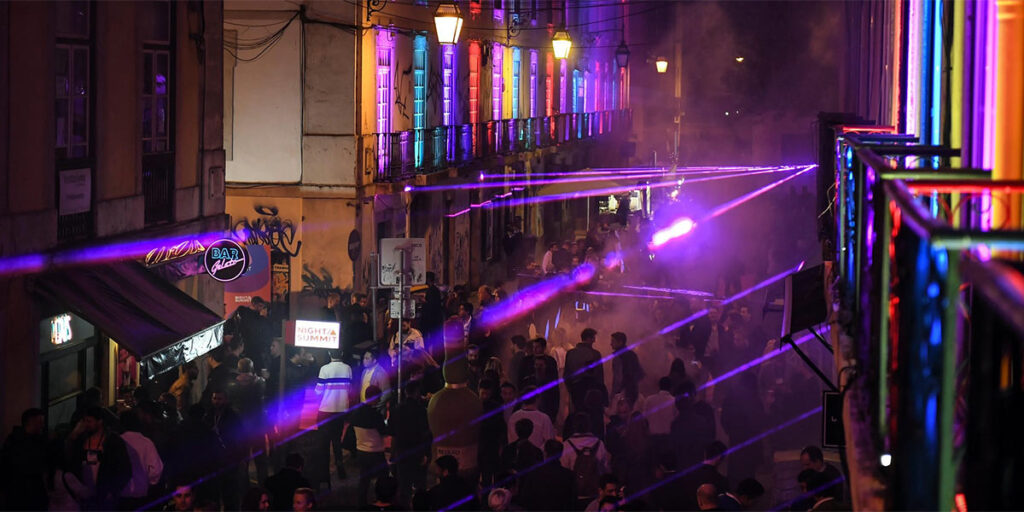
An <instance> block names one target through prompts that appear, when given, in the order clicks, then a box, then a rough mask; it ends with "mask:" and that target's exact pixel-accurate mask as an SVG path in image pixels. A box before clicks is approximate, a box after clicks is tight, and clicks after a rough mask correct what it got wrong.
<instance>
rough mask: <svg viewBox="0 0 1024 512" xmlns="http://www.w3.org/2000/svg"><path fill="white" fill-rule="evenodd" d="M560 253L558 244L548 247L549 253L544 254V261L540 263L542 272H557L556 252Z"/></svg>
mask: <svg viewBox="0 0 1024 512" xmlns="http://www.w3.org/2000/svg"><path fill="white" fill-rule="evenodd" d="M556 251H558V244H551V245H549V246H548V251H547V252H545V253H544V259H542V260H541V262H540V271H541V272H542V273H544V274H553V273H554V272H555V252H556Z"/></svg>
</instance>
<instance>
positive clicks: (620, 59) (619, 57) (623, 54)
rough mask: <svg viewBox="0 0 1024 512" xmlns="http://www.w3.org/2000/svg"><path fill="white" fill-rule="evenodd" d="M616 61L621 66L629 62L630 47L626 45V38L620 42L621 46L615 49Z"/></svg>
mask: <svg viewBox="0 0 1024 512" xmlns="http://www.w3.org/2000/svg"><path fill="white" fill-rule="evenodd" d="M615 63H616V64H618V65H619V67H620V68H624V67H626V66H627V65H628V64H629V48H627V47H626V40H625V39H623V40H622V42H621V43H619V48H618V49H617V50H615Z"/></svg>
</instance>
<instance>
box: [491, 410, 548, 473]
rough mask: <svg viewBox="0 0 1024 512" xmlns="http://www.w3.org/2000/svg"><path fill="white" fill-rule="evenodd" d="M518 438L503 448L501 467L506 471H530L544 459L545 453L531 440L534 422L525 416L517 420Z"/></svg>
mask: <svg viewBox="0 0 1024 512" xmlns="http://www.w3.org/2000/svg"><path fill="white" fill-rule="evenodd" d="M514 428H515V429H516V440H515V441H513V442H511V443H509V444H508V445H506V446H505V448H504V449H502V450H501V467H502V469H503V470H505V471H514V472H516V473H523V472H528V471H529V470H530V468H532V467H534V466H536V465H537V464H539V463H540V462H541V461H542V460H543V459H544V454H543V453H542V452H541V451H540V448H537V447H536V446H534V445H533V443H531V442H530V435H532V434H533V422H532V421H530V420H529V419H526V418H523V419H521V420H519V421H517V422H516V424H515V426H514Z"/></svg>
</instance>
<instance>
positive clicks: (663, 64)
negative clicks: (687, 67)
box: [654, 57, 668, 74]
mask: <svg viewBox="0 0 1024 512" xmlns="http://www.w3.org/2000/svg"><path fill="white" fill-rule="evenodd" d="M654 67H655V68H656V69H657V70H658V73H659V74H663V73H665V72H667V71H668V59H666V58H665V57H658V59H657V60H655V61H654Z"/></svg>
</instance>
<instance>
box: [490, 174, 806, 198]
mask: <svg viewBox="0 0 1024 512" xmlns="http://www.w3.org/2000/svg"><path fill="white" fill-rule="evenodd" d="M794 169H795V168H794V167H778V168H772V169H767V170H763V171H751V172H743V173H737V174H723V175H716V176H707V177H703V178H693V179H689V180H686V181H685V183H702V182H706V181H717V180H723V179H729V178H740V177H745V176H756V175H758V174H766V173H774V172H786V171H792V170H794ZM678 185H679V182H678V180H676V179H669V180H667V181H662V182H657V183H651V184H649V185H645V186H646V187H648V188H652V189H656V188H666V187H675V186H678ZM636 188H637V187H636V186H635V185H628V186H621V187H605V188H598V189H591V190H576V191H573V192H563V193H560V194H547V195H539V196H533V197H524V198H519V199H510V200H507V201H496V202H494V203H492V204H491V205H489V206H488V208H501V207H504V206H521V205H528V204H538V203H546V202H550V201H562V200H565V199H580V198H584V197H594V196H607V195H612V194H621V193H623V192H631V191H633V190H636Z"/></svg>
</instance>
